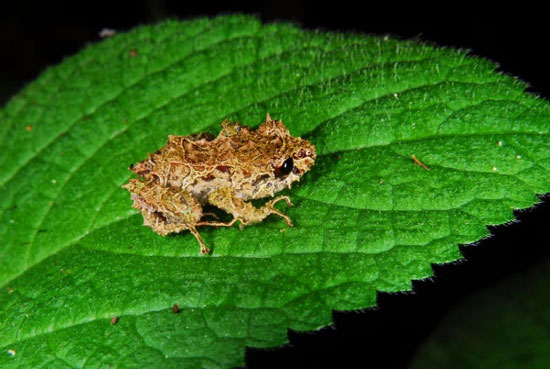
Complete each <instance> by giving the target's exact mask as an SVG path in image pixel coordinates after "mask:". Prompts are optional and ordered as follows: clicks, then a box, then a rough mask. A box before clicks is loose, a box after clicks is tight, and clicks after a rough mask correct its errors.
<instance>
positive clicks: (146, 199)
mask: <svg viewBox="0 0 550 369" xmlns="http://www.w3.org/2000/svg"><path fill="white" fill-rule="evenodd" d="M315 160H316V149H315V146H314V145H313V144H311V143H310V142H309V141H308V140H306V139H303V138H301V137H293V136H292V135H291V134H290V132H289V131H288V129H287V128H286V126H285V125H284V123H283V122H282V120H274V119H272V118H271V116H270V115H269V114H267V115H266V119H265V121H264V122H263V123H261V124H260V125H259V126H258V128H257V129H251V128H250V127H248V126H246V125H241V124H240V123H239V122H233V121H229V120H225V121H223V122H222V123H221V131H220V132H219V134H218V135H217V137H214V136H213V135H211V134H209V133H200V134H192V135H188V136H177V135H169V136H168V141H167V142H166V145H165V146H164V147H162V148H160V149H158V150H156V151H155V152H154V153H152V154H151V153H149V154H148V155H147V158H146V159H144V160H142V161H140V162H138V163H136V164H133V165H131V166H130V168H129V170H130V171H132V172H133V173H134V174H136V176H138V177H139V178H131V179H130V180H129V182H128V183H126V184H124V185H123V186H122V187H123V188H125V189H127V190H128V191H129V192H130V197H131V200H132V201H133V204H132V206H133V207H134V208H135V209H137V210H139V212H140V213H141V214H142V216H143V225H144V226H148V227H150V228H151V229H152V230H153V231H154V232H156V233H157V234H159V235H161V236H166V235H168V234H170V233H179V232H182V231H185V230H188V231H189V232H190V233H191V234H192V235H193V236H194V237H195V239H196V240H197V241H198V243H199V246H200V253H201V254H203V255H204V254H209V253H210V252H211V250H210V248H209V247H208V246H207V245H206V244H205V242H204V240H203V239H202V237H201V235H200V233H199V231H198V230H197V228H199V227H203V226H211V227H231V226H233V225H234V224H235V223H236V222H239V226H240V227H241V229H242V228H244V227H246V226H249V225H252V224H255V223H259V222H262V221H263V220H264V219H266V218H267V217H268V216H270V215H272V214H274V215H277V216H279V217H281V218H282V219H283V220H284V221H285V222H286V224H287V225H288V226H290V227H292V226H293V223H292V220H291V219H290V217H288V216H287V215H286V214H284V213H283V212H282V211H280V210H278V209H277V208H276V207H275V204H276V203H278V202H280V201H284V202H285V203H286V205H287V206H293V204H292V202H291V200H290V197H289V196H288V195H281V196H278V197H275V194H276V193H278V192H280V191H282V190H283V189H287V188H288V189H290V188H291V187H292V184H293V183H294V182H297V181H300V178H301V177H302V176H303V175H304V174H305V173H306V172H308V171H309V170H310V169H311V167H312V166H313V165H314V164H315ZM268 197H269V198H271V199H270V200H269V201H267V202H266V203H265V204H264V205H263V206H261V207H256V206H255V205H254V204H253V203H252V202H251V200H256V199H262V198H268ZM208 205H211V206H214V207H216V208H218V209H220V210H222V211H224V212H226V213H228V214H230V215H231V216H232V219H231V220H230V221H228V222H222V221H220V220H219V217H217V215H216V214H215V213H209V212H205V211H204V207H205V206H208Z"/></svg>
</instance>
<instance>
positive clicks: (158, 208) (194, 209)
mask: <svg viewBox="0 0 550 369" xmlns="http://www.w3.org/2000/svg"><path fill="white" fill-rule="evenodd" d="M122 187H124V188H126V189H127V190H128V191H130V192H131V193H132V200H134V204H133V205H132V206H133V207H134V208H136V209H138V210H139V211H140V212H141V214H142V215H143V225H145V226H149V227H151V228H152V229H153V231H155V232H156V233H158V234H160V235H162V236H166V235H167V234H169V233H173V232H181V231H183V230H189V232H191V234H193V236H195V238H196V239H197V241H198V242H199V245H200V248H201V253H202V254H207V253H209V252H210V250H209V249H208V247H207V246H206V244H205V243H204V241H203V240H202V237H201V235H200V234H199V232H198V231H197V228H196V227H197V225H198V223H199V222H200V219H201V217H202V216H203V212H202V206H201V204H200V203H199V202H198V201H197V199H195V198H194V197H193V195H192V194H191V193H189V192H188V191H185V190H183V189H178V188H174V187H170V186H168V187H167V186H162V185H160V184H159V183H156V182H155V181H154V180H149V181H142V180H139V179H131V180H130V182H129V183H128V184H126V185H124V186H122Z"/></svg>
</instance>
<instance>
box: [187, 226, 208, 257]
mask: <svg viewBox="0 0 550 369" xmlns="http://www.w3.org/2000/svg"><path fill="white" fill-rule="evenodd" d="M188 227H189V232H191V234H193V236H195V238H196V239H197V241H199V245H200V247H201V254H203V255H206V254H209V253H210V249H209V248H208V246H206V244H205V243H204V241H203V240H202V237H201V235H200V233H199V231H197V228H195V227H194V226H192V225H188Z"/></svg>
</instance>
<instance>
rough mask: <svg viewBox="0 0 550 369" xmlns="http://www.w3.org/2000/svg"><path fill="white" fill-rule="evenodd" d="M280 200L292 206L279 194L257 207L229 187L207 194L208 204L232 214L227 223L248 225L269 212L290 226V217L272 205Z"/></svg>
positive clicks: (288, 200) (286, 197)
mask: <svg viewBox="0 0 550 369" xmlns="http://www.w3.org/2000/svg"><path fill="white" fill-rule="evenodd" d="M282 200H284V201H285V202H286V204H287V205H288V206H292V203H291V202H290V198H289V197H288V196H279V197H277V198H275V199H273V200H270V201H268V202H267V203H266V204H265V205H264V206H262V207H261V208H259V209H258V208H256V207H255V206H254V205H252V204H251V203H249V202H246V201H243V200H242V199H241V198H239V197H238V196H237V194H236V193H235V191H234V190H232V189H230V188H220V189H218V190H216V191H214V192H212V193H211V194H210V195H208V202H209V203H210V204H212V205H214V206H216V207H218V208H220V209H222V210H224V211H226V212H228V213H230V214H231V215H233V217H234V219H233V221H231V222H230V223H227V225H229V224H233V223H235V222H236V221H237V220H240V221H241V225H249V224H252V223H258V222H261V221H262V220H264V219H265V218H267V217H268V216H269V215H270V214H277V215H278V216H280V217H281V218H283V219H284V220H285V222H286V224H288V225H289V226H291V227H292V221H291V220H290V218H289V217H288V216H287V215H285V214H283V213H281V212H280V211H279V210H277V209H276V208H275V207H274V205H275V204H276V203H277V202H279V201H282ZM205 225H206V224H205Z"/></svg>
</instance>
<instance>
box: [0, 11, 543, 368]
mask: <svg viewBox="0 0 550 369" xmlns="http://www.w3.org/2000/svg"><path fill="white" fill-rule="evenodd" d="M228 3H229V2H228ZM363 5H364V8H359V7H358V6H357V5H351V4H347V3H346V2H344V1H337V2H333V3H331V4H325V5H323V4H321V3H317V2H312V3H309V2H306V1H288V2H287V1H264V2H260V1H257V2H255V3H254V5H250V4H242V3H241V4H239V3H237V2H232V3H231V4H224V5H215V4H212V3H208V4H207V3H206V2H204V1H197V2H194V3H192V4H190V3H189V2H183V1H168V0H166V1H152V0H150V1H133V2H128V3H125V2H124V3H123V2H119V3H117V2H105V3H102V2H101V1H93V2H91V1H90V2H71V3H69V2H56V1H34V2H33V1H18V2H3V3H2V5H0V50H1V51H2V57H1V58H0V105H3V104H4V103H5V102H6V101H7V100H8V99H9V97H10V96H12V95H14V94H15V93H17V92H18V91H19V90H20V89H21V88H22V87H23V86H24V85H25V84H27V83H29V82H31V81H32V80H33V79H34V78H36V77H37V76H38V75H39V74H40V73H41V71H43V70H44V68H46V67H47V66H49V65H54V64H57V63H59V62H60V61H61V60H63V58H64V57H65V56H68V55H71V54H74V53H76V52H78V51H79V50H80V49H82V48H83V47H84V46H85V45H86V44H88V43H91V42H96V41H98V40H100V38H99V36H98V33H99V31H100V30H101V29H103V28H105V27H107V28H113V29H116V30H117V31H124V30H127V29H130V28H133V27H135V26H137V25H140V24H146V23H151V22H156V21H159V20H162V19H165V18H179V19H186V18H191V17H194V16H198V15H216V14H220V13H236V12H244V13H254V14H257V15H258V16H260V18H261V19H262V20H263V21H264V22H270V21H274V20H287V21H294V22H296V23H297V24H299V25H301V26H302V27H304V28H307V29H313V28H321V29H324V30H327V31H353V32H365V33H372V34H391V35H393V36H396V37H399V38H405V39H406V38H419V39H421V40H424V41H427V42H431V43H435V44H439V45H444V46H452V47H457V48H465V49H470V50H471V52H472V53H473V54H476V55H479V56H483V57H486V58H489V59H491V60H493V61H496V62H498V63H499V64H500V70H501V71H504V72H506V73H509V74H512V75H514V76H517V77H518V78H520V79H522V80H524V81H526V82H528V83H529V85H530V88H529V91H530V92H532V93H535V94H538V95H541V96H543V97H545V98H549V97H550V83H549V82H550V81H549V76H550V74H549V73H548V65H549V59H548V57H547V55H546V51H547V50H546V49H547V48H548V37H549V36H550V31H549V30H548V28H547V19H545V18H546V17H547V12H545V11H544V10H543V9H542V8H541V9H537V8H529V9H518V8H504V5H501V7H499V8H496V7H495V8H492V9H481V8H480V6H479V5H477V6H470V7H469V6H467V5H465V4H464V5H462V6H461V7H457V6H455V7H454V8H453V7H449V8H446V9H443V8H436V7H428V6H425V7H418V6H414V7H413V6H410V5H409V6H407V7H406V8H401V7H400V5H398V4H397V3H393V2H392V3H391V4H390V5H388V6H386V7H384V6H380V5H371V4H369V3H367V2H364V4H363ZM447 6H449V5H447ZM545 199H546V200H545V201H543V203H542V204H541V205H539V206H538V207H536V208H535V209H531V210H527V211H524V212H521V213H519V214H518V217H519V219H520V222H519V223H515V224H512V225H508V226H502V227H497V228H496V229H494V228H492V229H491V230H492V232H493V234H494V236H493V237H491V238H489V239H486V240H484V241H482V242H480V243H478V244H477V245H475V246H467V247H464V246H462V247H461V250H462V251H463V254H464V256H465V260H462V261H460V262H457V263H454V264H449V265H444V266H434V271H435V277H434V278H432V279H430V280H425V281H418V282H414V292H412V293H397V294H380V295H379V298H378V302H379V307H378V308H375V309H374V308H373V309H367V310H364V311H360V312H345V313H342V312H336V313H334V322H335V324H334V325H333V326H331V327H328V328H325V329H322V330H321V331H318V332H315V333H296V332H289V336H290V344H288V345H286V346H284V347H281V348H274V349H269V350H258V349H248V350H247V365H248V367H250V368H282V367H284V368H308V367H316V368H319V367H363V366H364V367H366V366H371V367H380V366H383V367H386V368H404V367H406V365H407V363H408V362H409V361H410V360H411V358H412V356H413V355H414V353H415V351H416V350H417V348H418V347H419V346H420V345H421V344H422V342H423V340H424V339H425V338H426V337H427V336H428V335H429V334H430V332H431V331H432V330H433V329H434V328H435V327H436V326H437V324H438V322H439V321H440V320H441V318H442V317H443V316H445V314H446V312H448V311H449V309H451V308H452V307H453V306H454V305H456V303H457V302H459V301H460V300H461V299H463V298H465V297H467V296H468V295H470V294H472V293H474V292H476V291H479V290H480V289H483V288H485V287H488V286H491V285H493V284H494V283H497V282H498V281H499V280H501V279H502V278H503V277H505V276H508V275H512V274H514V273H521V272H522V271H523V270H525V269H526V268H529V266H531V265H533V264H535V263H536V262H537V261H539V260H541V259H547V258H550V248H549V247H548V245H549V242H548V241H547V239H546V238H547V237H545V236H546V235H547V234H546V232H545V231H546V228H547V227H548V225H549V224H550V201H549V199H550V197H546V198H545Z"/></svg>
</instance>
